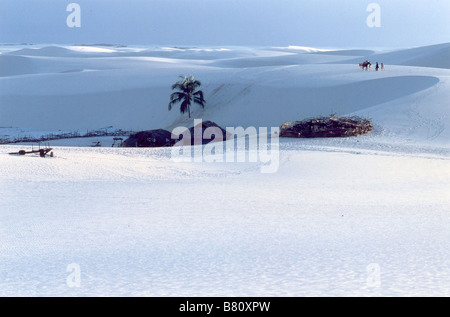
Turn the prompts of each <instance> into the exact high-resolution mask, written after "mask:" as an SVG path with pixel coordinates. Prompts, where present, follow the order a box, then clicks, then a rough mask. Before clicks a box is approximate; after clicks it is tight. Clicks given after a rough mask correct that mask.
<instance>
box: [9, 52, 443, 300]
mask: <svg viewBox="0 0 450 317" xmlns="http://www.w3.org/2000/svg"><path fill="white" fill-rule="evenodd" d="M448 48H449V44H443V45H438V46H430V47H423V48H417V49H407V50H399V51H395V52H373V51H368V50H342V51H321V50H316V49H312V48H304V47H287V48H279V47H278V48H248V47H223V48H208V47H204V48H202V47H199V48H198V47H186V48H181V47H172V48H170V47H153V48H141V49H139V48H121V47H109V46H108V47H106V46H105V47H103V46H102V47H99V48H98V49H97V47H95V48H94V49H92V48H86V49H85V48H84V47H79V46H78V47H72V48H68V47H58V46H44V47H41V48H38V49H30V48H29V47H24V48H23V49H21V48H17V49H16V50H15V51H13V50H11V48H10V47H8V49H7V50H2V49H1V47H0V51H2V54H1V55H0V139H1V138H2V137H5V136H7V137H16V136H18V137H20V136H24V135H33V136H39V135H45V134H48V133H51V132H57V131H58V130H61V131H78V132H81V133H83V132H85V131H86V130H88V129H89V130H95V129H100V128H103V127H113V128H116V129H126V130H130V129H132V130H146V129H157V128H167V129H171V128H173V127H175V126H177V125H183V126H191V125H192V123H193V122H192V121H193V120H192V119H188V118H187V116H186V115H180V113H179V111H177V109H173V110H172V111H171V112H169V111H168V109H167V104H168V101H169V95H170V93H171V89H170V87H171V85H172V84H173V83H174V82H175V81H177V80H178V76H179V75H195V77H196V78H197V79H199V80H201V81H202V83H203V86H202V89H203V90H204V92H205V97H206V100H207V104H206V108H205V109H201V108H198V107H197V106H194V107H193V113H192V116H193V118H202V119H203V120H212V121H215V122H217V123H218V124H219V125H221V126H223V127H227V126H229V127H239V126H242V127H248V126H255V127H279V126H280V124H282V123H283V122H286V121H294V120H301V119H304V118H307V117H313V116H322V115H330V114H332V113H336V114H338V115H355V114H356V115H360V116H363V117H366V118H369V119H370V120H372V122H373V124H374V131H373V132H372V133H371V134H369V135H365V136H361V137H358V138H342V139H311V140H305V139H301V140H292V139H281V140H280V145H279V162H278V163H279V169H278V170H277V172H276V173H274V174H262V173H260V169H261V167H262V165H263V163H262V162H258V163H251V162H246V163H206V162H203V163H178V162H175V161H174V160H173V159H172V157H171V150H170V149H167V148H166V149H135V148H131V149H130V148H127V149H125V148H122V149H117V148H114V149H113V148H106V147H110V146H111V141H112V140H111V138H110V137H109V138H102V139H101V140H100V138H92V139H73V140H61V141H57V142H56V141H55V142H54V143H53V144H51V146H52V147H54V152H55V157H53V158H48V159H41V158H39V157H34V156H11V155H8V153H9V152H16V151H18V150H20V149H24V148H27V149H28V148H30V147H31V146H30V145H2V146H0V176H1V177H0V190H1V199H0V296H449V295H450V289H449V285H450V270H449V267H450V253H449V248H448V242H449V240H450V233H449V230H448V228H449V225H450V219H449V216H448V211H449V210H450V200H449V195H448V192H449V191H450V181H449V180H450V160H449V157H450V151H449V148H450V144H449V140H450V126H449V120H448V119H449V113H450V103H449V100H450V70H449V69H448V64H447V63H448V60H449V59H448V57H449V52H448ZM366 58H369V59H370V60H371V61H373V62H375V61H379V62H385V63H386V70H385V71H379V72H376V71H373V70H372V71H363V70H361V69H360V68H359V67H358V62H359V61H361V60H363V59H366ZM97 140H99V141H102V143H103V144H102V145H103V146H104V147H101V148H91V147H89V145H91V144H92V142H93V141H97ZM34 146H35V147H36V146H37V145H34ZM240 151H244V154H246V153H247V152H248V150H246V149H241V150H240ZM71 264H75V265H76V266H77V267H78V268H80V270H81V271H80V277H81V281H80V284H79V287H71V285H70V283H69V282H70V281H69V282H68V278H70V276H71V271H70V265H71ZM373 267H375V268H377V269H379V271H376V272H375V273H376V274H375V276H374V271H371V269H370V268H373ZM68 269H69V271H68ZM377 274H378V275H377ZM374 282H375V283H374ZM72 286H73V285H72Z"/></svg>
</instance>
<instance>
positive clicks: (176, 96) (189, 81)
mask: <svg viewBox="0 0 450 317" xmlns="http://www.w3.org/2000/svg"><path fill="white" fill-rule="evenodd" d="M180 78H181V80H180V81H178V82H177V83H175V84H173V85H172V90H178V91H175V92H174V93H172V94H171V95H170V102H169V111H170V110H172V107H173V106H174V105H175V104H177V103H179V102H181V105H180V112H181V113H186V112H188V113H189V118H190V117H191V104H192V102H194V103H196V104H199V105H200V106H201V107H202V108H205V103H206V101H205V98H204V97H203V91H201V90H197V88H198V87H200V86H201V85H202V83H201V82H200V81H198V80H195V78H194V76H191V77H186V76H180Z"/></svg>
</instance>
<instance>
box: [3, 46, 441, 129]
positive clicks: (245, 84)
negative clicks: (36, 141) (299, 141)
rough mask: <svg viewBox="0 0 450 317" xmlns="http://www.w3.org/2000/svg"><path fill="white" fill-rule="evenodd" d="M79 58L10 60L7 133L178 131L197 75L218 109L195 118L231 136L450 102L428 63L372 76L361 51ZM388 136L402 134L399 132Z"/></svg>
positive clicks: (54, 53) (47, 51) (404, 55)
mask: <svg viewBox="0 0 450 317" xmlns="http://www.w3.org/2000/svg"><path fill="white" fill-rule="evenodd" d="M448 47H449V45H447V44H443V45H438V46H431V47H424V48H418V49H412V50H411V49H408V50H404V51H398V52H392V53H382V54H378V53H375V54H372V55H371V56H372V57H373V58H375V56H376V57H377V58H378V57H381V56H383V57H385V59H386V62H387V61H388V60H389V58H390V59H391V60H392V61H393V60H394V59H395V60H397V61H400V60H402V61H403V64H407V62H408V61H410V62H411V63H412V64H417V63H419V60H420V59H425V58H426V57H427V58H428V59H427V60H429V61H431V62H432V63H438V64H439V63H440V62H441V60H439V59H437V58H436V57H437V56H438V55H439V54H444V53H445V52H446V50H447V49H448ZM75 49H77V50H79V51H78V52H77V51H74V50H72V49H68V48H62V47H55V46H51V47H43V48H40V49H22V50H17V51H15V52H6V53H5V54H3V55H1V56H0V63H2V65H4V67H2V69H1V70H0V73H1V76H2V77H0V105H1V107H0V126H16V127H22V128H25V127H26V128H32V129H35V130H39V129H41V130H44V131H49V130H59V129H62V130H78V129H82V130H85V129H97V128H99V127H102V126H110V125H111V126H114V127H116V128H123V129H133V130H138V129H152V128H161V127H162V128H169V127H173V126H174V125H176V124H181V123H183V117H180V116H179V114H178V113H177V112H176V110H173V111H172V112H168V111H167V103H168V96H169V94H170V86H171V85H172V84H173V83H174V82H175V81H176V80H178V76H179V75H182V74H186V75H191V74H192V75H195V76H196V77H197V78H199V79H200V80H202V81H203V83H204V91H205V93H206V99H207V102H208V104H207V107H206V109H204V110H202V109H199V108H196V107H194V108H193V111H194V115H196V116H202V117H203V118H204V119H205V120H206V119H209V120H213V121H216V122H218V123H219V124H221V125H224V126H279V125H280V124H281V123H283V122H286V121H292V120H299V119H303V118H306V117H311V116H319V115H329V114H331V113H337V114H340V115H346V114H351V113H354V112H358V113H365V114H368V115H370V116H371V117H372V119H373V120H374V121H375V122H376V121H378V120H384V119H385V117H386V114H387V113H390V114H391V115H393V116H395V115H396V113H398V112H397V111H396V110H395V106H391V107H390V108H389V109H386V111H385V112H383V113H382V114H381V113H380V117H379V118H377V117H373V116H374V113H378V112H373V111H371V110H370V109H371V108H372V107H376V106H382V105H384V104H385V103H391V102H393V103H394V105H395V100H401V99H402V98H406V99H408V97H411V98H412V99H414V100H415V99H416V96H417V94H420V93H421V92H422V91H427V90H429V89H433V87H439V88H438V89H437V90H436V89H435V90H434V91H435V93H436V94H437V95H438V96H440V97H437V98H442V100H446V99H445V98H446V96H447V95H446V87H447V88H448V81H447V78H448V73H447V71H446V70H442V71H438V70H430V69H429V68H428V66H429V64H426V63H425V64H423V63H422V64H423V65H424V66H427V67H426V68H422V67H420V68H418V67H409V66H393V65H391V64H388V65H387V66H386V67H387V70H386V71H384V72H374V71H372V72H363V71H361V70H360V69H359V68H358V66H357V65H356V61H357V60H352V58H353V57H351V56H352V55H353V56H354V55H356V54H360V53H363V52H364V51H360V50H355V51H351V50H346V51H343V52H342V55H341V54H336V52H339V51H334V52H320V54H316V53H313V54H310V53H309V50H308V51H306V52H305V51H302V50H299V51H298V52H296V51H295V50H293V49H289V48H286V49H282V48H276V49H273V50H271V49H268V48H262V49H251V48H226V49H225V48H212V49H208V48H203V49H202V48H153V49H146V50H142V51H140V52H136V51H127V50H121V49H120V48H117V52H110V53H104V50H103V49H100V50H99V51H97V50H96V49H94V50H93V51H89V52H90V53H89V54H88V53H85V52H83V50H84V49H80V47H75ZM88 49H90V47H88ZM24 50H25V51H24ZM106 50H109V48H106ZM30 51H31V52H32V53H33V54H35V56H33V55H32V54H31V53H30ZM328 53H330V54H331V55H327V54H328ZM419 53H420V54H419ZM21 54H25V55H24V56H21ZM86 54H87V55H86ZM105 54H106V56H105ZM417 54H419V55H417ZM93 56H94V57H93ZM202 56H204V59H202ZM349 56H350V58H351V59H350V61H349V59H348V58H349ZM388 57H389V58H388ZM358 60H359V59H358ZM383 60H384V59H383ZM431 62H430V63H431ZM444 69H445V68H444ZM427 102H428V101H427V99H423V100H421V101H419V102H415V103H416V104H417V107H418V108H419V109H420V112H421V113H422V112H427V111H426V110H425V109H427V108H428V107H429V106H430V105H428V103H427ZM256 109H258V110H257V112H255V110H256ZM433 109H434V110H435V111H436V112H433V113H435V114H436V115H438V116H440V118H443V117H442V116H443V115H444V113H446V111H448V109H447V106H445V105H441V106H439V107H435V108H433ZM440 109H441V110H440ZM24 113H27V114H28V115H23V114H24ZM408 120H409V119H406V121H402V122H395V123H394V122H393V121H390V124H391V125H398V126H402V127H405V126H409V127H410V129H414V126H415V125H416V124H417V123H416V122H414V121H408ZM436 120H438V121H439V120H441V121H445V120H444V119H438V118H436ZM186 124H188V123H186ZM440 125H443V126H446V123H445V122H442V123H440ZM384 128H385V129H389V130H391V131H399V129H398V128H397V127H396V126H385V127H384ZM440 135H446V134H445V133H444V134H442V133H441V134H440ZM439 138H442V137H439Z"/></svg>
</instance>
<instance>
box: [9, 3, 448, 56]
mask: <svg viewBox="0 0 450 317" xmlns="http://www.w3.org/2000/svg"><path fill="white" fill-rule="evenodd" d="M69 3H77V4H79V5H80V8H81V14H80V17H81V27H79V28H77V27H75V28H69V27H68V26H67V23H66V19H67V17H68V16H69V14H70V12H67V11H66V8H67V5H68V4H69ZM371 3H376V4H378V5H379V7H380V15H379V17H380V20H379V21H380V23H381V27H373V28H370V27H369V26H368V25H367V18H368V16H369V15H370V14H371V12H367V10H366V9H367V7H368V5H369V4H371ZM449 17H450V0H0V43H33V44H93V43H110V44H128V45H139V44H146V45H211V46H220V45H223V46H230V45H244V46H245V45H248V46H287V45H301V46H313V47H323V48H328V47H341V48H406V47H415V46H423V45H431V44H439V43H446V42H450V23H449Z"/></svg>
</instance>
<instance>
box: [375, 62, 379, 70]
mask: <svg viewBox="0 0 450 317" xmlns="http://www.w3.org/2000/svg"><path fill="white" fill-rule="evenodd" d="M379 69H380V65H378V62H377V65H376V66H375V70H376V71H378V70H379Z"/></svg>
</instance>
